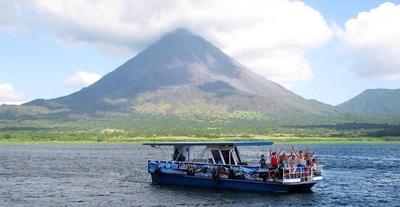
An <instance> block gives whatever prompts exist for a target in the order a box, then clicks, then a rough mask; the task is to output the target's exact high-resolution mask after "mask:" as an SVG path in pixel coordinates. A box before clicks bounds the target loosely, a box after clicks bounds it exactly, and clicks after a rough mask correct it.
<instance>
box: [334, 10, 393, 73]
mask: <svg viewBox="0 0 400 207" xmlns="http://www.w3.org/2000/svg"><path fill="white" fill-rule="evenodd" d="M338 36H339V38H340V39H341V40H342V41H343V43H344V45H345V46H346V48H348V49H349V51H350V52H351V53H352V54H354V56H355V58H356V63H355V65H354V66H353V71H355V72H356V73H357V74H358V75H359V76H361V77H372V78H379V79H385V80H400V58H399V57H400V5H395V4H393V3H383V4H381V5H379V6H378V7H377V8H374V9H371V10H370V11H368V12H360V13H359V14H358V15H357V17H356V18H354V19H350V20H348V21H347V22H346V24H345V27H344V29H343V30H340V31H339V32H338Z"/></svg>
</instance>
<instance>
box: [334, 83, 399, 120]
mask: <svg viewBox="0 0 400 207" xmlns="http://www.w3.org/2000/svg"><path fill="white" fill-rule="evenodd" d="M399 106H400V89H368V90H366V91H364V92H362V93H361V94H359V95H358V96H356V97H354V98H352V99H350V100H349V101H347V102H345V103H342V104H340V105H338V106H337V108H338V109H339V110H342V111H347V112H356V113H364V114H365V113H367V114H372V115H378V116H400V107H399Z"/></svg>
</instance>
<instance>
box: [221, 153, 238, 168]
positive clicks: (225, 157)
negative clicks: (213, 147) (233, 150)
mask: <svg viewBox="0 0 400 207" xmlns="http://www.w3.org/2000/svg"><path fill="white" fill-rule="evenodd" d="M229 151H230V150H221V153H222V156H223V157H224V161H225V164H229V163H230V164H231V165H232V164H233V165H234V164H235V161H234V160H233V156H230V158H231V161H230V162H229Z"/></svg>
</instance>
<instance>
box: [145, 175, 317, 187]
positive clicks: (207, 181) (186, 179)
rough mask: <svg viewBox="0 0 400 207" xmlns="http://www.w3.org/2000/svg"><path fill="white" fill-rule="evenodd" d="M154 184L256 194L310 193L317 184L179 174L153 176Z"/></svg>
mask: <svg viewBox="0 0 400 207" xmlns="http://www.w3.org/2000/svg"><path fill="white" fill-rule="evenodd" d="M151 179H152V181H153V183H154V184H169V185H183V186H195V187H204V188H217V189H231V190H242V191H256V192H297V191H310V190H311V188H312V187H313V186H314V185H315V182H309V183H298V184H283V183H278V182H261V181H249V180H234V179H219V180H214V179H212V178H206V177H195V176H187V175H178V174H165V173H163V174H160V175H155V174H151Z"/></svg>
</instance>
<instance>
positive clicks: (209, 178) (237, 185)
mask: <svg viewBox="0 0 400 207" xmlns="http://www.w3.org/2000/svg"><path fill="white" fill-rule="evenodd" d="M272 144H273V142H266V141H257V142H253V141H237V142H159V143H144V145H150V146H152V147H164V146H170V147H173V150H174V151H173V156H172V160H165V161H161V160H149V161H148V162H147V169H148V172H149V173H150V175H151V179H152V182H153V183H154V184H172V185H184V186H195V187H209V188H218V189H233V190H244V191H259V192H294V191H309V190H310V189H311V188H312V187H313V186H314V185H315V184H316V183H317V182H319V181H321V180H322V166H320V165H317V163H316V162H315V159H314V160H312V161H311V160H310V162H307V163H306V162H305V161H306V160H305V157H304V153H303V152H301V151H299V153H297V152H296V151H295V150H294V148H292V151H291V155H290V156H289V157H290V158H294V157H297V158H296V160H297V161H296V164H295V165H293V163H291V162H289V160H287V159H286V158H287V157H286V155H283V156H282V155H280V153H276V152H271V151H270V154H269V156H270V159H269V160H270V162H269V163H267V162H266V159H265V158H264V155H262V156H261V159H260V161H259V162H257V163H250V162H246V161H244V160H243V157H242V154H240V153H239V147H256V146H268V145H272ZM199 147H200V151H199V153H194V151H195V148H199ZM311 156H312V155H311ZM278 157H279V158H280V159H279V158H278ZM285 159H286V161H285ZM278 160H279V161H278ZM289 163H290V164H289Z"/></svg>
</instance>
